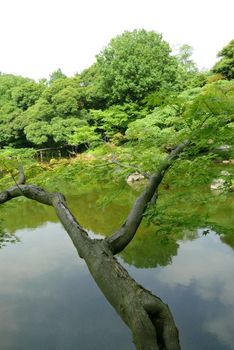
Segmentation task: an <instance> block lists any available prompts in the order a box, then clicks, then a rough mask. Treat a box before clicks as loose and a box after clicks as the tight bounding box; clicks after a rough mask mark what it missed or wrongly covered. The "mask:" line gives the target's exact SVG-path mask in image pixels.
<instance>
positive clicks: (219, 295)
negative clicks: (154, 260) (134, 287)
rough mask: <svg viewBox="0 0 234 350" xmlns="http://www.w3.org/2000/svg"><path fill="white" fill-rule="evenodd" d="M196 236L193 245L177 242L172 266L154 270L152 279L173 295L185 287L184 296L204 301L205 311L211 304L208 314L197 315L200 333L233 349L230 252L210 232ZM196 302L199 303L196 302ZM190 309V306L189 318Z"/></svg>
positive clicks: (233, 294) (233, 254) (233, 284)
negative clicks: (167, 288)
mask: <svg viewBox="0 0 234 350" xmlns="http://www.w3.org/2000/svg"><path fill="white" fill-rule="evenodd" d="M199 236H200V238H199V239H197V240H195V241H185V242H180V249H179V252H178V255H177V256H176V257H173V261H172V264H171V265H168V266H166V267H165V268H160V269H158V270H157V272H156V273H155V279H156V280H157V281H158V282H160V283H163V284H164V285H166V286H167V287H169V288H170V289H172V290H174V292H175V293H177V290H178V288H180V287H182V288H183V287H185V288H186V289H187V290H188V291H187V293H188V295H195V296H197V297H198V298H200V299H201V300H203V301H205V302H206V303H207V308H209V304H212V305H210V306H212V307H211V308H210V310H209V311H208V312H204V313H203V314H201V319H200V321H201V322H202V327H203V330H204V331H205V332H209V333H211V334H212V335H214V336H215V337H217V338H218V339H219V341H221V342H222V343H223V344H224V345H227V346H228V348H229V349H233V343H234V310H233V305H234V269H233V257H234V252H233V250H232V249H231V248H230V247H229V246H227V245H225V244H223V243H222V242H221V241H220V238H219V236H218V235H216V234H215V233H214V232H211V233H210V234H208V235H207V236H202V231H201V230H200V231H199ZM188 297H189V296H188ZM196 302H197V303H199V299H197V300H196ZM193 308H194V305H191V317H192V313H193V311H192V309H193Z"/></svg>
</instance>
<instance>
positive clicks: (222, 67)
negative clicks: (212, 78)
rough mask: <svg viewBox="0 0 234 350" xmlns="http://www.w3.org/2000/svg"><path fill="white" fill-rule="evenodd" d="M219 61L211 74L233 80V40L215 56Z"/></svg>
mask: <svg viewBox="0 0 234 350" xmlns="http://www.w3.org/2000/svg"><path fill="white" fill-rule="evenodd" d="M217 56H218V57H219V58H220V59H219V61H218V62H217V63H216V64H215V65H214V67H213V72H214V73H221V74H222V75H223V76H224V77H225V78H227V79H229V80H230V79H234V40H231V41H230V42H229V43H228V44H227V45H226V46H225V47H224V48H223V49H222V50H221V51H219V52H218V55H217Z"/></svg>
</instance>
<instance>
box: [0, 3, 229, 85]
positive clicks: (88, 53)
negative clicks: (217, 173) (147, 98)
mask: <svg viewBox="0 0 234 350" xmlns="http://www.w3.org/2000/svg"><path fill="white" fill-rule="evenodd" d="M135 28H145V29H146V30H154V31H157V32H159V33H162V34H163V37H164V39H165V40H167V41H168V42H169V43H170V45H171V46H175V45H177V44H189V45H191V46H192V47H193V48H194V56H193V58H194V60H195V62H196V63H197V64H198V66H199V68H203V67H206V68H210V67H212V66H213V64H214V62H215V60H216V54H217V52H218V51H219V50H220V49H221V48H222V47H223V46H225V45H226V44H227V43H228V42H229V41H230V40H231V39H233V38H234V33H233V32H234V30H233V29H234V2H233V0H220V1H218V0H196V1H195V0H109V1H108V0H96V1H95V0H82V1H80V0H0V33H1V36H0V40H1V41H0V48H1V51H0V71H1V72H3V73H12V74H17V75H22V76H27V77H30V78H34V79H39V78H48V77H49V74H51V73H52V72H53V71H54V70H56V69H58V68H61V69H62V71H63V72H64V73H65V74H67V75H73V74H75V73H76V72H80V71H81V70H83V69H84V68H87V67H89V66H90V65H91V64H92V63H93V62H94V61H95V55H96V54H98V53H99V52H100V51H101V50H102V49H103V48H104V47H105V46H106V45H107V44H108V42H109V41H110V39H111V38H113V37H114V36H116V35H118V34H121V33H122V32H123V31H124V30H133V29H135Z"/></svg>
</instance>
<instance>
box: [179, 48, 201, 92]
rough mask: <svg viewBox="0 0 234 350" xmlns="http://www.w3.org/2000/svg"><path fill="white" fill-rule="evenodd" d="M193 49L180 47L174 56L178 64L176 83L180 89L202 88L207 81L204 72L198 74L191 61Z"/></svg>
mask: <svg viewBox="0 0 234 350" xmlns="http://www.w3.org/2000/svg"><path fill="white" fill-rule="evenodd" d="M192 54H193V48H192V47H191V46H190V45H187V44H184V45H181V46H180V47H179V49H178V53H177V54H176V56H175V57H176V58H177V61H178V63H179V66H178V70H177V82H178V85H179V86H180V89H182V90H184V89H188V88H193V87H198V86H203V85H204V84H205V83H206V80H207V73H206V72H199V71H198V68H197V66H196V64H195V62H194V61H193V59H192Z"/></svg>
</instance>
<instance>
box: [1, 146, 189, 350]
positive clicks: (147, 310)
mask: <svg viewBox="0 0 234 350" xmlns="http://www.w3.org/2000/svg"><path fill="white" fill-rule="evenodd" d="M187 143H188V142H187V141H186V142H184V143H182V144H180V145H179V146H178V147H177V148H176V149H175V150H174V151H172V152H171V154H170V155H169V156H168V157H167V158H166V159H165V161H164V162H163V163H162V164H161V166H160V167H159V170H158V171H157V172H156V173H155V174H153V175H152V176H151V177H150V178H149V184H148V186H147V187H146V189H145V191H144V192H143V193H142V194H141V195H140V196H139V197H138V198H137V200H136V202H135V204H134V205H133V207H132V209H131V210H130V213H129V215H128V217H127V219H126V220H125V222H124V224H123V225H122V226H121V227H120V229H119V230H118V231H117V232H115V233H114V234H113V235H112V236H110V237H108V238H106V239H102V240H96V239H91V238H90V237H89V236H88V234H87V232H86V231H85V230H84V229H83V228H82V227H81V225H80V224H79V223H78V221H77V220H76V218H75V217H74V216H73V214H72V213H71V212H70V210H69V209H68V207H67V205H66V201H65V198H64V196H63V195H62V194H60V193H49V192H46V191H45V190H43V189H42V188H40V187H37V186H35V185H24V184H23V183H24V182H25V177H24V174H23V171H22V168H21V169H19V170H20V177H19V181H18V182H17V183H16V185H15V186H13V187H11V188H9V189H8V190H6V191H3V192H1V193H0V204H1V203H4V202H6V201H9V200H11V199H13V198H15V197H18V196H25V197H27V198H29V199H32V200H36V201H38V202H40V203H43V204H46V205H50V206H53V207H54V208H55V210H56V213H57V216H58V218H59V219H60V221H61V223H62V224H63V226H64V228H65V229H66V231H67V233H68V235H69V236H70V238H71V240H72V242H73V244H74V246H75V247H76V249H77V252H78V254H79V256H80V257H81V258H83V259H84V260H85V262H86V264H87V266H88V268H89V271H90V273H91V274H92V276H93V278H94V280H95V281H96V283H97V285H98V286H99V288H100V289H101V291H102V292H103V294H104V295H105V297H106V298H107V300H108V301H109V302H110V304H111V305H112V306H113V307H114V308H115V310H116V311H117V312H118V314H119V315H120V317H121V318H122V319H123V321H124V322H125V323H126V324H127V326H128V327H129V328H130V329H131V331H132V335H133V341H134V343H135V346H136V349H141V350H157V349H165V350H178V349H180V345H179V336H178V331H177V328H176V325H175V322H174V320H173V316H172V314H171V312H170V310H169V308H168V306H167V305H166V304H164V303H163V302H162V300H161V299H160V298H158V297H157V296H155V295H153V294H152V293H151V292H149V291H148V290H146V289H145V288H143V287H142V286H140V285H139V284H137V282H136V281H134V280H133V279H132V278H131V277H130V276H129V274H128V272H127V271H126V270H125V269H124V268H123V266H121V265H120V264H119V262H118V261H117V260H116V258H115V257H114V255H115V254H116V253H118V252H120V251H122V250H123V249H124V248H125V247H126V246H127V245H128V243H129V242H130V241H131V240H132V238H133V237H134V235H135V233H136V231H137V228H138V227H139V225H140V222H141V220H142V217H143V214H144V211H145V209H146V207H147V204H148V203H149V202H150V201H151V200H152V198H153V197H155V193H157V189H158V186H159V185H160V183H161V181H162V179H163V177H164V175H165V173H166V171H167V170H168V169H169V167H170V166H171V165H172V163H173V162H174V160H175V159H176V158H177V157H178V155H179V153H180V152H181V151H182V150H183V149H184V147H185V146H186V145H187Z"/></svg>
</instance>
